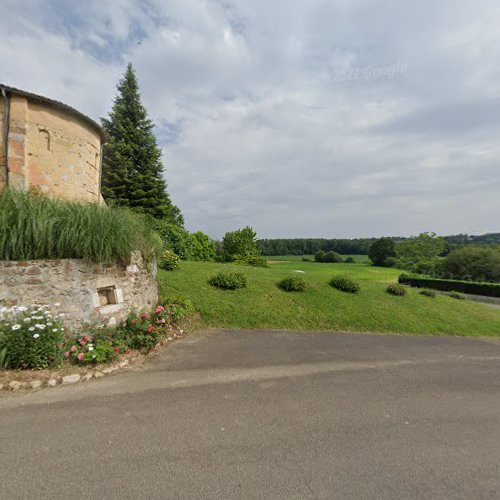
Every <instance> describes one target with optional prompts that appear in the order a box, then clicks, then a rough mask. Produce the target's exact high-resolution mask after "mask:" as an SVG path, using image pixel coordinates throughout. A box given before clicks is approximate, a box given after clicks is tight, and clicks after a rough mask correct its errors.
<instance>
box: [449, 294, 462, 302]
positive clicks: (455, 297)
mask: <svg viewBox="0 0 500 500" xmlns="http://www.w3.org/2000/svg"><path fill="white" fill-rule="evenodd" d="M449 295H450V297H451V298H452V299H458V300H465V295H464V294H463V293H460V292H450V294H449Z"/></svg>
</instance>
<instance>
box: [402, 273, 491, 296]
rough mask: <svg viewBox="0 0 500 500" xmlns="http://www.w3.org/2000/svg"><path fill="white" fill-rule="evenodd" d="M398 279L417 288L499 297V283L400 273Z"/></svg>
mask: <svg viewBox="0 0 500 500" xmlns="http://www.w3.org/2000/svg"><path fill="white" fill-rule="evenodd" d="M398 281H399V282H400V283H404V284H405V285H410V286H414V287H418V288H433V289H434V290H444V291H447V292H461V293H471V294H474V295H484V296H487V297H500V283H476V282H474V281H458V280H445V279H438V278H426V277H421V276H412V275H409V274H404V273H403V274H402V275H401V276H400V277H399V279H398Z"/></svg>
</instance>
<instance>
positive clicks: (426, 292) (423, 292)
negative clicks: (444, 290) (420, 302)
mask: <svg viewBox="0 0 500 500" xmlns="http://www.w3.org/2000/svg"><path fill="white" fill-rule="evenodd" d="M420 295H423V296H424V297H431V298H434V297H435V296H436V292H435V291H434V290H429V289H428V288H424V289H423V290H420Z"/></svg>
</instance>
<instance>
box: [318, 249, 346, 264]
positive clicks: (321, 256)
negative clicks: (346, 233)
mask: <svg viewBox="0 0 500 500" xmlns="http://www.w3.org/2000/svg"><path fill="white" fill-rule="evenodd" d="M314 260H315V261H316V262H329V263H335V262H342V255H340V254H338V253H337V252H334V251H333V250H331V251H329V252H326V253H325V252H323V251H321V250H320V251H319V252H317V253H316V255H315V256H314Z"/></svg>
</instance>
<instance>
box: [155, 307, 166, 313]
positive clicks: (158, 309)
mask: <svg viewBox="0 0 500 500" xmlns="http://www.w3.org/2000/svg"><path fill="white" fill-rule="evenodd" d="M164 310H165V308H164V307H163V306H158V307H157V308H156V314H160V313H161V312H163V311H164Z"/></svg>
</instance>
